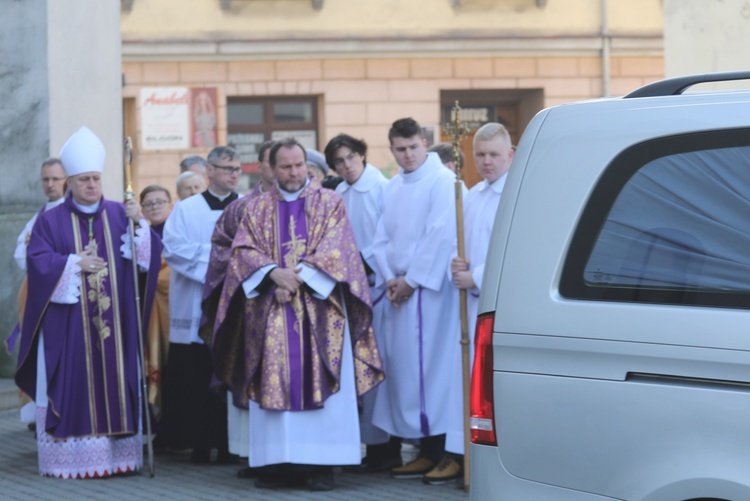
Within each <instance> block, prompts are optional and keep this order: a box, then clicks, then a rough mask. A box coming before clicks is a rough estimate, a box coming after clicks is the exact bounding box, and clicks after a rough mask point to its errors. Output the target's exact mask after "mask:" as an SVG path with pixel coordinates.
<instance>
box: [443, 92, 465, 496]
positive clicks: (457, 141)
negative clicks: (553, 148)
mask: <svg viewBox="0 0 750 501" xmlns="http://www.w3.org/2000/svg"><path fill="white" fill-rule="evenodd" d="M445 129H446V132H447V133H448V134H450V136H451V137H452V139H453V163H454V164H455V165H456V184H455V189H456V190H455V191H456V194H455V199H456V239H457V241H458V257H460V258H461V259H465V258H466V249H465V245H464V205H463V189H464V186H463V182H462V180H461V171H462V169H463V162H462V161H461V153H460V149H461V139H462V138H463V137H464V136H466V135H467V134H468V133H469V129H468V128H467V127H466V126H465V125H463V124H461V107H460V106H459V105H458V101H456V104H455V105H454V106H453V122H452V123H449V124H446V126H445ZM458 295H459V312H460V315H461V369H462V371H461V376H462V380H463V381H462V386H463V395H464V401H463V405H464V408H463V415H464V490H465V491H466V492H469V480H470V478H471V475H470V473H469V472H470V468H471V455H470V453H469V450H470V445H471V429H470V425H469V390H470V380H471V365H470V363H471V362H470V360H469V343H470V341H469V311H468V308H467V304H466V289H459V290H458Z"/></svg>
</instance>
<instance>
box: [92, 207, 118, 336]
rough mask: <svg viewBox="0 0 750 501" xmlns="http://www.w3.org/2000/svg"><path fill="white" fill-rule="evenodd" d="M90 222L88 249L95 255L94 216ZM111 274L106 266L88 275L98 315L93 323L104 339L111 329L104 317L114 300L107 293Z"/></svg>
mask: <svg viewBox="0 0 750 501" xmlns="http://www.w3.org/2000/svg"><path fill="white" fill-rule="evenodd" d="M88 223H89V235H88V236H89V243H88V245H87V246H86V248H87V249H89V250H91V251H92V253H93V254H94V255H95V256H98V255H99V244H98V243H97V241H96V239H95V238H94V218H93V217H90V218H88ZM108 276H109V267H108V266H107V267H104V268H102V269H101V270H99V271H97V272H96V273H89V274H88V275H87V276H86V282H88V294H87V297H88V300H89V303H92V306H94V308H95V311H96V315H95V316H94V317H93V318H92V320H91V323H93V324H94V327H95V328H96V330H97V332H98V333H99V339H100V340H101V341H104V340H105V339H107V338H108V337H109V336H110V334H111V330H110V328H109V326H108V325H107V321H106V320H105V319H104V313H106V312H107V311H108V310H109V309H110V307H111V306H112V300H111V299H110V297H109V296H108V295H107V289H106V280H107V277H108Z"/></svg>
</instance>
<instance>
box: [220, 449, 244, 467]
mask: <svg viewBox="0 0 750 501" xmlns="http://www.w3.org/2000/svg"><path fill="white" fill-rule="evenodd" d="M239 462H240V457H239V456H238V455H237V454H232V453H231V452H229V451H228V450H227V449H219V452H218V454H217V455H216V464H237V463H239Z"/></svg>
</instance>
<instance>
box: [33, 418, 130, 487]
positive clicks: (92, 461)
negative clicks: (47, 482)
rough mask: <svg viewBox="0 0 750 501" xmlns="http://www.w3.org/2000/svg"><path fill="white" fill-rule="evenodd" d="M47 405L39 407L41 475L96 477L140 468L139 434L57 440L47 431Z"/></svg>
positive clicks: (38, 429)
mask: <svg viewBox="0 0 750 501" xmlns="http://www.w3.org/2000/svg"><path fill="white" fill-rule="evenodd" d="M46 420H47V408H46V407H37V408H36V430H37V431H36V434H37V439H36V442H37V447H38V448H39V474H40V475H42V476H52V477H59V478H97V477H107V476H110V475H116V474H118V473H126V472H129V471H137V470H138V469H140V467H141V463H142V461H143V456H142V454H143V442H142V439H141V435H140V434H136V435H132V436H129V437H125V438H114V437H107V436H100V437H76V438H67V439H55V438H54V437H52V435H50V434H49V433H47V432H46V431H44V426H45V422H46Z"/></svg>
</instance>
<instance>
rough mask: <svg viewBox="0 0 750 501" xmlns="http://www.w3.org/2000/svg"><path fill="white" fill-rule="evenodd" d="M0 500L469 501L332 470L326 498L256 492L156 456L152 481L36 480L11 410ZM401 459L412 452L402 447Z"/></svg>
mask: <svg viewBox="0 0 750 501" xmlns="http://www.w3.org/2000/svg"><path fill="white" fill-rule="evenodd" d="M0 444H2V446H0V499H3V500H9V499H14V500H15V499H24V500H26V499H35V500H36V499H49V500H53V499H54V500H60V499H76V500H78V499H96V500H103V499H106V500H108V501H109V500H121V499H123V500H124V499H142V500H143V499H165V500H172V499H175V500H176V499H181V500H182V499H206V500H208V499H227V500H234V499H249V500H347V501H349V500H365V501H367V500H373V501H374V500H378V501H380V500H415V501H420V500H423V501H440V500H468V496H467V495H466V494H465V493H464V491H463V490H462V489H460V488H459V486H458V485H457V484H450V485H442V486H427V485H423V484H422V483H421V481H420V480H394V479H392V478H390V476H389V475H388V474H387V473H382V474H377V475H356V474H351V473H345V472H342V471H340V470H339V469H337V470H336V486H337V487H336V489H335V490H333V491H330V492H309V491H306V490H292V489H289V490H275V491H267V490H263V489H257V488H256V487H255V486H254V485H253V481H252V480H246V479H239V478H237V476H236V471H237V470H238V469H239V468H240V467H241V465H237V466H217V465H205V466H197V465H193V464H191V463H190V462H189V460H188V457H187V456H180V455H174V454H159V455H157V456H156V461H155V464H156V476H155V477H154V478H149V476H148V474H147V473H141V474H136V475H134V476H130V477H113V478H109V479H100V480H60V479H52V478H43V477H40V476H39V474H38V469H37V456H36V442H35V439H34V433H33V432H31V431H28V430H27V429H26V425H25V424H23V423H21V422H20V421H19V420H18V411H17V410H15V409H12V410H4V411H1V412H0ZM404 454H405V456H407V459H409V457H408V456H409V455H410V454H413V449H411V450H409V449H407V447H405V452H404Z"/></svg>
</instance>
